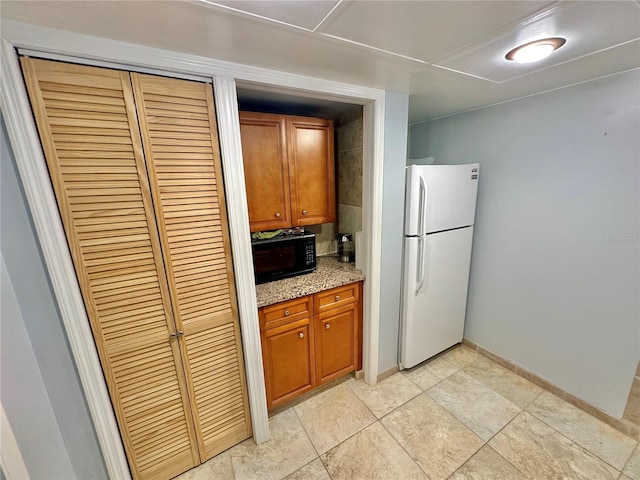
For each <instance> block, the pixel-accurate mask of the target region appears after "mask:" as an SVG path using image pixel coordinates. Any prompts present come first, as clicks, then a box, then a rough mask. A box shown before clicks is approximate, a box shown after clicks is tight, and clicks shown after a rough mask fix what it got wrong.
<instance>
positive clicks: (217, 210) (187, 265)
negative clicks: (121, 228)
mask: <svg viewBox="0 0 640 480" xmlns="http://www.w3.org/2000/svg"><path fill="white" fill-rule="evenodd" d="M132 80H133V85H134V93H135V97H136V104H137V107H138V110H139V112H141V113H142V114H141V115H140V125H141V132H142V140H143V145H144V149H145V158H146V160H147V168H148V171H149V179H150V182H151V189H152V193H153V195H154V203H155V206H156V214H157V218H158V223H159V225H160V231H161V232H162V235H161V242H162V245H163V250H164V251H165V264H166V266H167V271H168V272H169V276H170V278H172V279H173V280H174V282H173V283H172V284H171V285H170V292H171V295H172V300H173V308H174V313H175V316H176V323H177V324H178V326H179V327H181V329H182V330H183V331H184V332H185V335H184V338H183V339H182V340H181V342H180V343H181V348H183V350H182V352H183V359H184V360H185V370H186V371H187V372H188V375H187V378H189V379H190V380H191V384H190V387H191V389H190V393H191V398H192V405H193V409H194V417H195V423H196V429H197V430H198V432H199V441H200V449H201V455H202V456H203V458H210V457H211V456H213V455H215V454H216V453H219V452H220V451H222V450H225V449H226V448H228V447H230V446H232V445H234V444H235V443H238V442H239V441H241V440H243V439H245V438H247V437H248V436H249V435H250V423H249V417H248V413H249V412H248V403H247V398H246V388H245V384H244V371H243V362H242V350H241V344H240V338H239V324H238V315H237V307H236V304H235V302H236V296H235V287H234V279H233V269H232V264H231V250H230V245H229V236H228V231H227V225H226V220H227V219H226V211H225V204H224V191H223V186H222V177H221V166H220V158H219V152H218V144H217V136H216V132H217V128H216V124H215V117H214V104H213V95H212V91H211V87H210V86H208V85H205V84H201V83H196V82H187V81H178V80H172V79H167V78H160V77H152V76H149V75H139V74H132ZM187 133H189V135H187ZM175 140H178V141H175ZM190 140H192V141H193V142H194V143H193V144H191V142H190ZM211 257H214V258H213V259H211ZM205 259H206V260H205ZM230 385H232V386H233V388H231V389H229V386H230ZM223 391H224V392H232V393H233V395H232V396H231V397H230V398H229V397H228V396H224V395H223V396H219V397H218V396H216V395H218V394H220V393H221V392H223ZM229 400H231V403H230V404H228V403H227V402H228V401H229ZM230 407H232V408H230ZM230 425H233V428H229V426H230Z"/></svg>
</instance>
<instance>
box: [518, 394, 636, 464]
mask: <svg viewBox="0 0 640 480" xmlns="http://www.w3.org/2000/svg"><path fill="white" fill-rule="evenodd" d="M543 393H544V392H543ZM548 393H551V392H548ZM540 395H542V394H540ZM551 395H553V393H552V394H551ZM556 396H557V395H556ZM558 398H560V397H558ZM560 400H562V399H561V398H560ZM562 401H564V400H562ZM567 403H569V402H567ZM569 405H571V404H570V403H569ZM527 408H528V406H527ZM576 408H578V407H576ZM523 411H525V410H523ZM526 412H527V413H528V414H529V415H531V416H533V417H535V418H536V419H537V420H539V421H540V422H542V423H544V424H545V425H546V426H547V427H549V428H550V429H551V430H553V431H554V432H556V433H558V434H560V435H561V436H562V437H564V438H566V439H567V440H569V441H570V442H571V443H572V444H574V445H576V446H577V447H579V448H581V449H582V450H584V451H585V452H587V453H589V454H591V455H593V456H594V457H596V458H597V459H598V460H600V461H601V462H604V463H606V464H607V465H609V466H610V467H611V468H613V469H614V470H615V471H616V472H618V473H620V474H622V470H618V467H616V466H615V465H611V463H609V461H607V460H605V459H604V458H602V457H601V456H600V455H599V454H597V453H596V452H592V451H591V450H590V449H588V448H587V447H584V446H582V445H581V444H579V443H578V442H576V441H575V440H573V439H572V438H570V437H569V436H567V435H565V434H564V433H562V432H561V431H560V430H558V429H557V428H555V427H554V426H553V425H549V423H547V422H546V421H545V420H544V419H542V418H540V417H539V416H538V415H536V414H535V413H533V412H530V411H529V410H526ZM584 413H586V412H584ZM587 415H589V414H588V413H587ZM589 416H591V415H589ZM592 418H595V417H592ZM596 420H598V419H596ZM603 423H604V422H603ZM611 428H613V427H611ZM614 430H615V429H614ZM637 446H638V442H636V446H635V447H634V448H633V450H631V455H629V458H628V459H627V461H626V462H625V466H626V464H627V463H628V462H629V460H630V459H631V457H632V456H633V452H634V451H635V449H636V448H637ZM623 469H624V466H623Z"/></svg>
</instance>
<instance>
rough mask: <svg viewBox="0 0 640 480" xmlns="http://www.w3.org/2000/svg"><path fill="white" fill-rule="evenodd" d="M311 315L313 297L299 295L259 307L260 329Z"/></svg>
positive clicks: (266, 328)
mask: <svg viewBox="0 0 640 480" xmlns="http://www.w3.org/2000/svg"><path fill="white" fill-rule="evenodd" d="M311 315H313V297H312V296H311V295H309V296H307V297H300V298H296V299H294V300H289V301H287V302H282V303H276V304H275V305H269V306H267V307H263V308H261V309H260V330H269V329H271V328H275V327H279V326H280V325H286V324H287V323H291V322H295V321H297V320H301V319H303V318H307V317H310V316H311Z"/></svg>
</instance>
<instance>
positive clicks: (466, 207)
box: [400, 163, 480, 368]
mask: <svg viewBox="0 0 640 480" xmlns="http://www.w3.org/2000/svg"><path fill="white" fill-rule="evenodd" d="M479 170H480V167H479V165H478V164H477V163H474V164H470V165H410V166H408V167H407V177H406V200H405V202H406V203H405V219H404V268H403V285H402V322H401V331H400V368H411V367H413V366H415V365H417V364H418V363H420V362H423V361H424V360H426V359H428V358H430V357H433V356H434V355H436V354H438V353H440V352H442V351H443V350H446V349H447V348H449V347H451V346H453V345H455V344H456V343H459V342H461V341H462V335H463V333H464V319H465V312H466V306H467V288H468V285H469V267H470V263H471V244H472V239H473V225H474V219H475V212H476V196H477V192H478V176H479Z"/></svg>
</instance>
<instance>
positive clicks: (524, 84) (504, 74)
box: [0, 0, 640, 123]
mask: <svg viewBox="0 0 640 480" xmlns="http://www.w3.org/2000/svg"><path fill="white" fill-rule="evenodd" d="M0 8H1V14H2V18H10V19H14V20H19V21H23V22H29V23H36V24H40V25H45V26H49V27H53V28H60V29H65V30H71V31H76V32H80V33H86V34H91V35H97V36H102V37H107V38H112V39H117V40H123V41H128V42H133V43H139V44H143V45H149V46H154V47H160V48H165V49H169V50H175V51H182V52H185V53H191V54H196V55H203V56H208V57H212V58H217V59H221V60H227V61H232V62H238V63H244V64H250V65H257V66H261V67H266V68H272V69H277V70H283V71H288V72H292V73H299V74H304V75H309V76H314V77H320V78H326V79H331V80H336V81H341V82H348V83H354V84H359V85H365V86H369V87H375V88H382V89H386V90H391V91H395V92H399V93H408V94H410V110H409V116H410V119H409V120H410V122H411V123H415V122H419V121H423V120H427V119H431V118H436V117H440V116H444V115H451V114H454V113H458V112H462V111H466V110H470V109H474V108H479V107H482V106H486V105H491V104H495V103H499V102H504V101H507V100H511V99H514V98H519V97H523V96H528V95H533V94H536V93H539V92H542V91H547V90H551V89H556V88H560V87H563V86H566V85H571V84H574V83H578V82H582V81H585V80H589V79H593V78H597V77H601V76H604V75H609V74H613V73H617V72H622V71H625V70H629V69H632V68H639V67H640V3H638V1H634V0H625V1H585V2H573V1H562V2H552V1H544V0H541V1H537V0H528V1H484V0H475V1H396V0H393V1H391V0H389V1H352V0H313V1H301V0H285V1H273V0H259V1H251V0H247V1H245V0H231V1H225V0H222V1H218V2H213V1H209V0H206V1H205V0H189V1H157V2H153V1H117V0H116V1H84V2H80V1H31V0H30V1H7V0H3V1H2V2H1V5H0ZM547 36H562V37H565V38H567V43H566V45H565V46H564V47H563V48H562V49H560V50H558V51H557V52H555V53H554V54H553V55H552V56H551V57H549V58H548V59H547V60H545V61H543V62H541V63H537V64H533V65H532V64H529V65H517V64H514V63H513V62H507V61H505V60H503V57H504V54H505V53H506V52H507V51H509V50H510V49H511V48H512V47H514V46H515V45H516V44H519V43H524V42H527V41H531V40H536V39H539V38H543V37H547Z"/></svg>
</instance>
